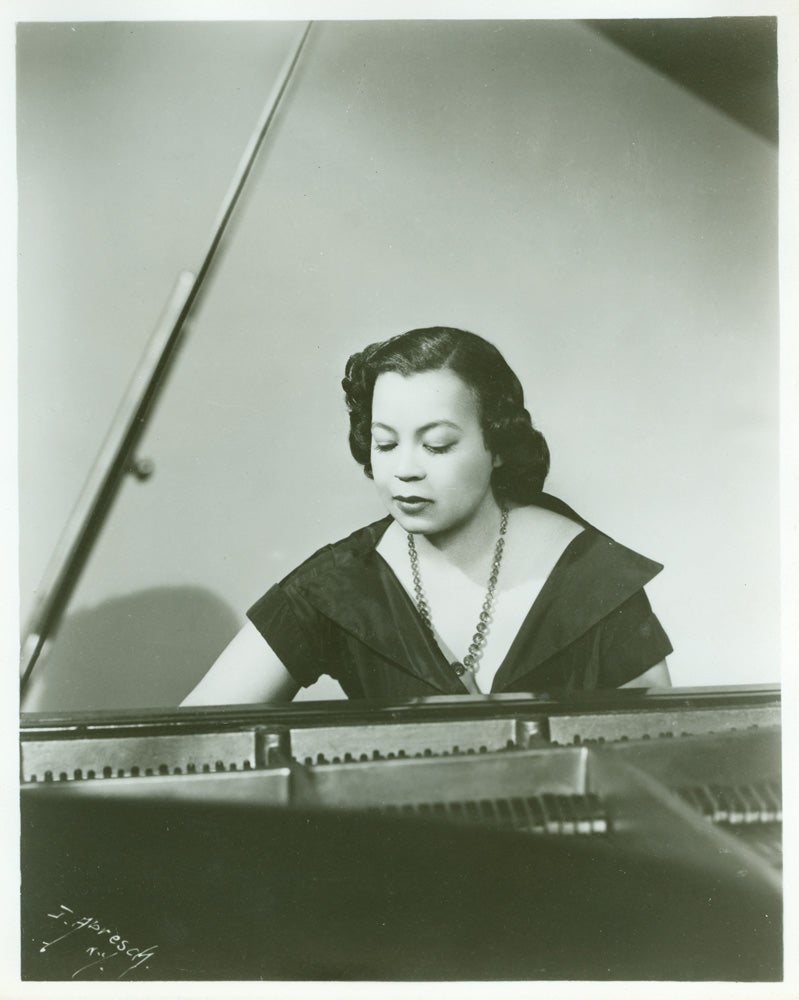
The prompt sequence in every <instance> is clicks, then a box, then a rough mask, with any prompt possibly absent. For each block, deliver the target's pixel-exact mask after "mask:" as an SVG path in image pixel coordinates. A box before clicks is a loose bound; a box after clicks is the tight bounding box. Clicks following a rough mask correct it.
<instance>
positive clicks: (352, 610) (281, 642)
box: [183, 327, 671, 705]
mask: <svg viewBox="0 0 799 1000" xmlns="http://www.w3.org/2000/svg"><path fill="white" fill-rule="evenodd" d="M342 386H343V388H344V391H345V394H346V400H347V407H348V410H349V415H350V449H351V451H352V454H353V456H354V458H355V460H356V461H357V462H359V463H360V464H361V465H362V466H363V469H364V472H365V473H366V475H367V476H368V477H369V478H370V479H373V480H374V483H375V486H376V487H377V491H378V494H379V496H380V498H381V500H382V501H383V503H384V504H385V506H386V508H387V510H388V514H389V516H388V517H385V518H384V519H383V520H381V521H378V522H376V523H374V524H371V525H369V526H368V527H366V528H362V529H361V530H359V531H356V532H355V533H354V534H352V535H350V536H349V537H348V538H345V539H343V540H342V541H340V542H336V543H335V544H333V545H329V546H326V547H325V548H323V549H320V550H319V551H318V552H317V553H315V554H314V555H312V556H311V557H310V559H308V560H307V561H306V562H304V563H303V564H302V565H301V566H300V567H298V568H297V569H296V570H294V571H293V572H292V573H290V574H289V575H288V576H287V577H286V578H285V579H284V580H282V581H281V582H280V583H278V584H276V585H275V586H274V587H272V588H271V589H270V590H269V591H267V593H266V594H265V595H264V596H263V597H262V598H261V599H260V600H259V601H258V602H257V603H256V604H254V605H253V607H252V608H250V610H249V611H248V622H247V623H246V624H245V626H244V627H243V628H242V630H241V631H240V632H239V634H238V635H237V636H236V637H235V638H234V639H233V641H232V642H231V643H230V645H229V646H228V647H227V649H226V650H225V651H224V652H223V653H222V655H221V656H220V657H219V659H218V660H217V661H216V663H215V664H214V665H213V666H212V668H211V669H210V671H209V672H208V673H207V674H206V676H205V677H204V678H203V679H202V680H201V681H200V683H199V684H198V685H197V687H196V688H195V689H194V690H193V691H192V692H191V694H190V695H189V696H188V697H187V698H186V699H185V700H184V702H183V704H184V705H199V704H222V703H241V702H255V701H283V700H289V699H291V698H293V697H294V695H295V694H296V692H297V690H298V688H299V687H300V686H301V685H302V686H307V685H309V684H312V683H313V682H314V681H316V680H317V679H318V678H319V676H320V675H321V674H323V673H326V674H330V675H331V676H333V677H334V678H336V679H337V680H338V681H339V683H340V684H341V687H342V688H343V690H344V691H345V692H346V694H347V695H348V696H349V697H352V698H358V697H360V698H363V697H366V698H380V699H392V700H394V699H405V698H412V697H418V696H424V695H435V694H441V693H447V694H469V693H472V694H479V693H488V692H499V691H536V690H538V691H540V690H551V689H559V690H574V689H584V688H597V687H619V686H622V685H628V684H633V685H638V686H649V685H656V684H661V685H667V684H668V683H669V677H668V670H667V668H666V663H665V656H666V655H667V654H668V653H669V652H671V644H670V643H669V640H668V638H667V636H666V634H665V632H664V631H663V629H662V627H661V625H660V623H659V621H658V620H657V618H656V617H655V616H654V614H653V613H652V610H651V608H650V605H649V601H648V600H647V597H646V594H645V593H644V590H643V587H644V584H646V583H648V582H649V580H651V579H652V577H654V576H655V575H656V574H657V573H658V572H660V570H661V569H662V568H663V567H662V566H660V565H659V564H658V563H655V562H652V561H651V560H649V559H646V558H645V557H644V556H641V555H638V554H637V553H635V552H633V551H631V550H630V549H627V548H625V547H624V546H622V545H619V544H618V543H616V542H614V541H613V540H612V539H611V538H609V537H608V536H606V535H604V534H602V533H601V532H599V531H597V529H595V528H593V527H592V526H591V525H589V524H588V523H587V522H586V521H584V520H583V519H582V518H581V517H579V516H578V515H577V514H575V512H574V511H572V510H571V509H570V508H569V507H567V506H566V504H564V503H562V502H561V501H559V500H557V499H555V498H554V497H551V496H548V495H547V494H545V493H542V487H543V485H544V479H545V478H546V475H547V472H548V470H549V451H548V448H547V445H546V442H545V441H544V438H543V437H542V435H541V434H540V433H539V432H538V431H537V430H535V429H534V428H533V426H532V423H531V421H530V415H529V413H528V412H527V410H526V409H525V407H524V395H523V392H522V387H521V385H520V383H519V380H518V379H517V378H516V376H515V374H514V373H513V371H512V370H511V369H510V367H509V366H508V364H507V363H506V362H505V360H504V359H503V357H502V356H501V354H500V353H499V351H498V350H497V349H496V348H495V347H493V345H491V344H489V343H488V342H487V341H485V340H483V339H482V338H481V337H478V336H476V335H475V334H472V333H467V332H465V331H463V330H455V329H451V328H448V327H432V328H429V329H422V330H411V331H410V332H409V333H404V334H401V335H399V336H397V337H393V338H392V339H390V340H387V341H385V342H383V343H378V344H372V345H371V346H369V347H367V348H366V349H365V350H364V351H362V352H361V353H359V354H355V355H353V356H352V357H351V358H350V359H349V361H348V363H347V369H346V374H345V377H344V380H343V382H342Z"/></svg>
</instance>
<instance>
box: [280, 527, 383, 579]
mask: <svg viewBox="0 0 799 1000" xmlns="http://www.w3.org/2000/svg"><path fill="white" fill-rule="evenodd" d="M391 523H392V518H391V517H388V516H386V517H383V518H380V520H378V521H373V522H372V523H371V524H367V525H364V526H363V527H361V528H357V529H356V530H355V531H353V532H351V533H350V534H349V535H346V536H345V537H344V538H340V539H338V540H337V541H335V542H329V543H328V544H327V545H323V546H322V547H321V548H319V549H317V550H316V551H315V552H313V553H312V554H311V555H309V556H308V557H307V558H306V559H304V560H303V561H302V562H301V563H300V564H299V565H298V566H296V567H295V568H294V569H293V570H291V572H290V573H288V574H287V575H286V576H284V577H283V579H282V580H280V581H279V582H278V586H281V587H292V586H299V587H302V586H303V585H304V584H306V583H311V582H316V581H318V580H319V577H320V575H322V574H325V573H327V572H330V571H335V570H340V571H346V570H347V569H349V568H352V567H355V566H356V565H358V564H359V563H362V562H363V560H364V559H368V558H370V557H371V555H372V554H373V553H374V551H375V548H376V547H377V544H378V542H379V541H380V539H381V538H382V537H383V535H384V534H385V532H386V529H387V528H388V527H389V526H390V525H391Z"/></svg>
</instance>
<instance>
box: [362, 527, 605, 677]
mask: <svg viewBox="0 0 799 1000" xmlns="http://www.w3.org/2000/svg"><path fill="white" fill-rule="evenodd" d="M570 520H572V519H571V518H570ZM394 524H396V522H393V523H389V525H388V526H387V528H386V530H385V531H384V532H383V533H382V534H381V536H380V538H379V539H378V540H377V542H376V543H375V546H374V555H375V556H376V557H377V558H378V559H379V560H380V561H381V563H382V564H383V566H385V567H386V569H387V570H388V579H390V580H391V582H392V585H395V586H396V588H398V589H399V591H401V593H402V597H403V598H404V603H405V605H406V607H407V608H408V611H409V613H410V614H411V615H412V616H413V617H414V619H415V620H416V621H417V622H418V623H419V624H420V625H421V627H422V631H423V633H424V636H425V639H426V641H427V646H428V648H429V649H430V651H431V652H432V654H433V655H434V656H435V657H436V659H437V660H438V661H439V665H440V666H442V667H444V668H445V669H446V670H448V671H449V672H450V673H451V674H452V676H453V677H454V678H455V680H456V681H457V683H458V684H459V685H460V686H461V687H462V688H463V691H464V692H465V693H466V694H472V692H471V691H469V689H468V688H467V687H466V685H465V684H464V683H463V681H462V680H461V679H460V677H459V676H458V674H456V673H455V670H454V669H453V664H452V662H451V661H450V660H449V659H448V658H447V656H446V654H445V652H444V650H443V649H442V648H441V646H440V645H439V644H438V641H437V640H436V637H435V635H434V634H433V632H432V631H431V630H430V629H429V628H428V627H427V625H426V624H425V622H424V619H423V618H422V616H421V614H420V612H419V608H418V607H417V605H416V602H415V601H414V599H413V597H412V596H411V595H410V594H409V593H408V590H407V588H406V587H405V585H404V584H403V582H402V580H401V579H400V578H399V576H398V575H397V573H396V571H395V570H394V567H393V566H392V565H391V563H390V562H389V561H388V559H386V557H385V556H384V555H383V553H382V552H381V551H380V543H381V542H382V541H383V539H384V538H385V535H386V532H387V531H390V530H391V528H392V527H393V525H394ZM589 527H590V526H589V525H587V524H583V527H582V530H581V531H579V532H578V533H577V534H576V535H574V536H573V537H572V538H570V539H569V541H568V542H566V544H565V546H564V547H563V550H562V551H561V553H560V554H559V556H558V558H557V559H556V560H555V562H554V563H553V564H552V568H551V569H550V571H549V573H548V574H547V576H546V578H545V579H544V582H543V584H542V585H541V587H540V588H539V590H538V593H537V594H536V595H535V597H534V598H533V600H532V602H531V603H530V606H529V608H528V609H527V611H526V612H525V614H524V616H523V617H522V620H521V622H520V624H519V627H518V629H517V630H516V633H515V634H514V636H513V638H512V639H511V642H510V645H509V646H508V648H507V650H506V651H505V655H504V656H503V657H502V660H501V661H500V663H499V666H498V667H497V669H496V670H495V671H494V676H493V677H492V679H491V686H490V688H489V689H488V691H481V692H479V693H480V694H484V695H486V694H499V691H498V690H496V684H497V680H498V679H499V678H500V677H501V676H504V674H506V673H509V672H510V671H509V670H508V668H507V665H508V663H509V662H511V661H512V659H513V657H514V656H515V655H516V651H517V649H518V647H519V645H521V642H522V636H523V635H524V636H526V634H527V633H528V631H529V630H530V628H531V626H532V623H533V618H534V616H535V615H536V613H537V609H538V607H539V604H540V603H541V602H543V601H545V600H546V599H547V598H548V596H549V591H550V590H551V589H552V587H553V586H555V585H556V583H557V577H558V574H559V572H560V569H561V565H562V564H563V563H564V562H565V561H567V558H568V554H569V550H570V549H571V547H572V546H573V545H574V544H575V543H576V542H577V541H578V540H579V539H581V538H582V537H583V535H584V534H586V532H587V531H588V528H589ZM594 530H596V529H594ZM553 578H554V582H553ZM476 678H477V682H478V683H479V671H478V672H477V675H476Z"/></svg>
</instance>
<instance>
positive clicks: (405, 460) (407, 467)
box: [394, 448, 425, 483]
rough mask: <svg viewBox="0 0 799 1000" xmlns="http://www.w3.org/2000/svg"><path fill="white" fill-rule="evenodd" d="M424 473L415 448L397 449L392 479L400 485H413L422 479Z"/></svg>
mask: <svg viewBox="0 0 799 1000" xmlns="http://www.w3.org/2000/svg"><path fill="white" fill-rule="evenodd" d="M424 477H425V471H424V467H423V466H422V464H421V462H420V461H419V455H418V453H417V451H416V449H415V448H398V449H397V465H396V467H395V469H394V478H395V479H399V481H400V482H401V483H415V482H418V481H419V480H420V479H424Z"/></svg>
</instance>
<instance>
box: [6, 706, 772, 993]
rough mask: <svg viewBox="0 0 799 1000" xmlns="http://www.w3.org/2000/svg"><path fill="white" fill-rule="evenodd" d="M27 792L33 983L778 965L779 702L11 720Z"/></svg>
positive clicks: (606, 974) (617, 975) (535, 975)
mask: <svg viewBox="0 0 799 1000" xmlns="http://www.w3.org/2000/svg"><path fill="white" fill-rule="evenodd" d="M21 782H22V785H21V788H22V824H23V831H22V832H23V836H22V843H23V866H22V875H23V883H22V928H23V942H22V967H23V975H24V977H25V978H26V979H31V980H59V979H65V980H66V979H72V978H76V979H92V980H108V979H113V978H119V979H122V978H125V979H139V980H141V979H153V980H216V979H246V980H261V979H272V980H316V979H330V980H438V979H456V980H486V979H488V980H512V979H525V980H531V979H541V980H546V979H575V980H639V979H663V980H686V981H688V980H690V981H693V980H740V981H743V980H749V981H755V980H756V981H769V980H778V979H780V978H781V975H782V919H781V913H782V894H781V868H782V864H781V823H782V805H781V772H780V698H779V693H778V691H777V689H776V688H773V687H762V688H751V687H744V688H729V689H718V688H713V689H698V688H697V689H687V688H686V689H671V690H664V691H654V690H652V691H635V690H623V691H616V692H605V693H594V694H591V695H588V694H586V695H582V696H576V695H572V696H570V697H568V698H565V697H560V698H558V697H557V696H554V695H537V696H533V695H530V696H524V695H521V696H518V695H511V696H508V695H505V696H502V695H500V696H493V697H486V698H477V699H472V698H462V699H458V698H455V699H423V700H420V701H419V702H413V703H408V704H400V705H383V704H372V703H363V704H358V703H354V702H352V703H341V704H340V705H338V706H331V704H330V703H306V704H304V705H302V704H295V705H291V706H280V707H277V706H276V707H252V706H243V707H228V708H203V709H181V710H173V711H157V712H148V713H142V712H140V711H139V712H135V713H133V712H130V713H127V714H125V713H97V712H95V713H84V714H83V715H77V716H76V715H75V714H71V715H70V716H69V717H68V718H60V717H58V716H54V715H42V714H38V715H30V716H26V717H25V718H24V720H23V727H22V740H21ZM123 943H124V945H125V947H124V948H122V944H123Z"/></svg>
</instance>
